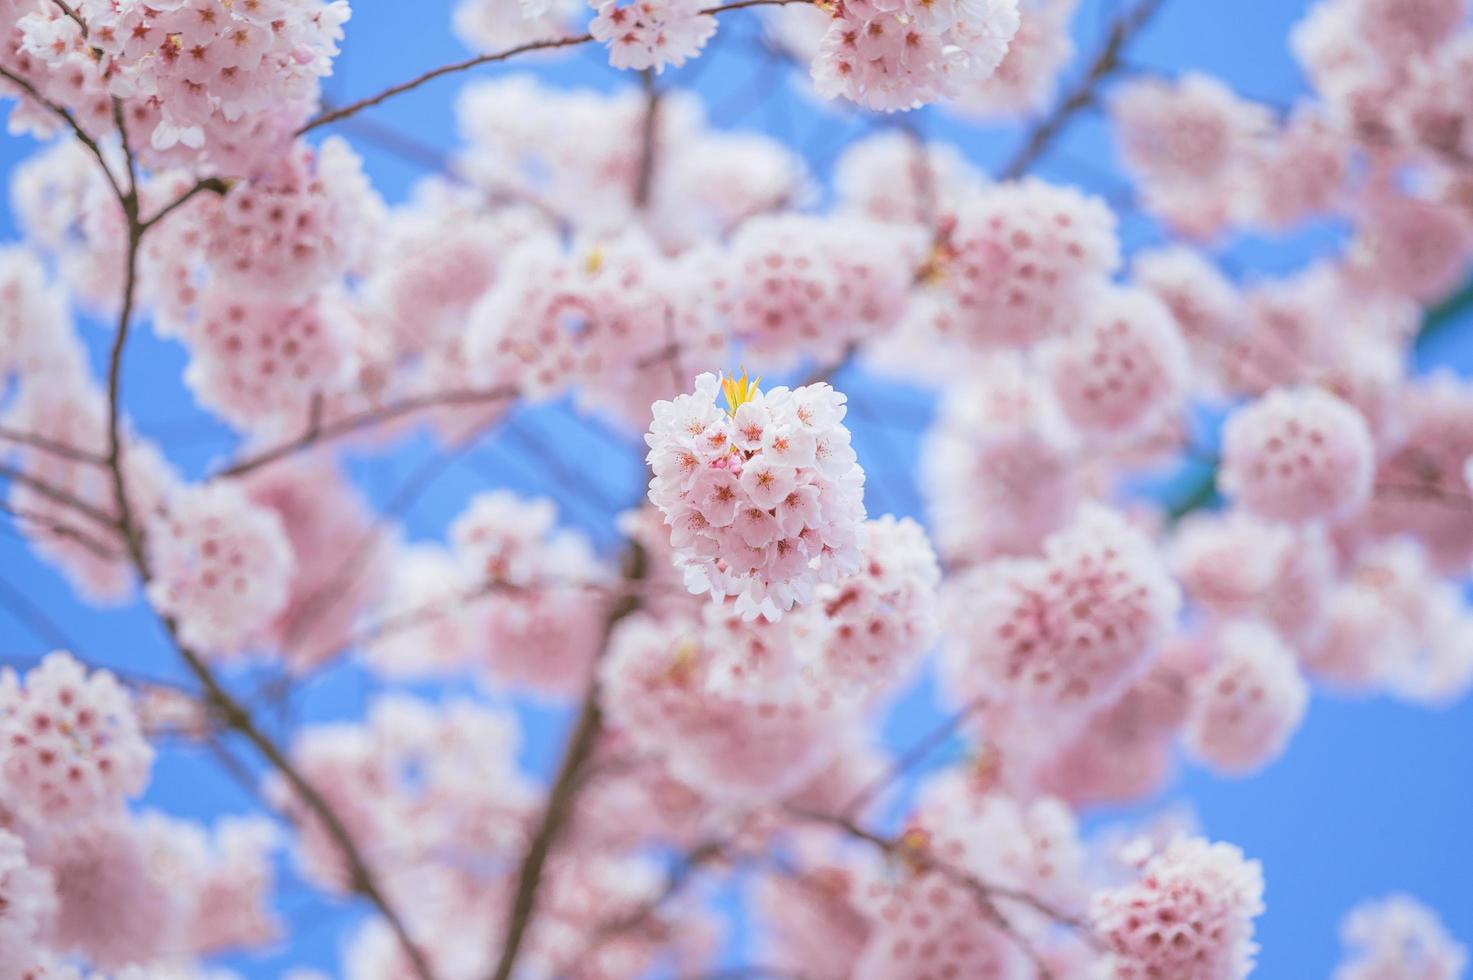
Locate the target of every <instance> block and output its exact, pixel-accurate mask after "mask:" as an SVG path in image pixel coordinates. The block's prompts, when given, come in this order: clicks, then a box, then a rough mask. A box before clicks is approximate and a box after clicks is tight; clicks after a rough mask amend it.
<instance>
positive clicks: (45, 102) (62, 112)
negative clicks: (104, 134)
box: [0, 65, 125, 201]
mask: <svg viewBox="0 0 1473 980" xmlns="http://www.w3.org/2000/svg"><path fill="white" fill-rule="evenodd" d="M0 78H5V79H9V80H10V81H11V82H12V83H14V84H15V85H17V86H19V87H20V89H21V90H22V91H24V92H25V93H26V94H27V95H29V96H30V97H31V98H33V99H35V100H36V101H37V102H39V103H40V104H41V105H42V106H43V107H44V108H45V109H46V110H47V111H48V112H50V113H51V114H52V115H54V116H56V117H57V118H58V119H60V120H61V121H62V122H64V123H66V125H67V127H68V128H69V129H71V131H72V134H73V135H74V136H76V137H77V140H78V141H79V142H80V143H81V144H82V145H83V146H85V147H86V148H87V149H88V150H90V151H91V152H92V155H93V156H94V157H96V158H97V163H98V165H99V166H101V167H102V173H103V176H105V177H106V178H107V182H108V184H109V185H110V186H111V187H112V189H113V194H114V195H115V196H116V197H117V199H118V200H119V201H122V199H123V197H124V196H125V192H124V191H123V187H122V185H121V184H119V183H118V178H117V177H116V176H114V174H113V172H112V168H111V167H109V166H108V165H107V157H105V156H103V153H102V147H100V146H98V144H97V140H95V139H93V138H92V137H91V135H89V134H88V132H87V131H86V130H85V129H83V128H82V124H81V123H79V122H77V117H76V116H74V115H72V114H71V112H69V111H68V110H67V109H65V108H63V107H62V106H59V105H57V104H56V103H55V102H52V101H51V100H50V99H48V98H46V97H45V96H44V95H42V94H41V92H40V91H39V90H38V89H37V88H36V86H34V85H32V84H31V83H30V82H29V81H28V80H27V79H25V78H23V77H21V76H20V75H17V74H16V73H15V72H13V71H11V70H10V69H9V68H6V67H4V66H3V65H0Z"/></svg>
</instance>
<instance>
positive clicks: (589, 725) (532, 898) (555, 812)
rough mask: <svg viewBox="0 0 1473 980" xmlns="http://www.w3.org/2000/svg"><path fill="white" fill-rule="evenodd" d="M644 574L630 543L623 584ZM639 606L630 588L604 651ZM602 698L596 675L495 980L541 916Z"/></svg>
mask: <svg viewBox="0 0 1473 980" xmlns="http://www.w3.org/2000/svg"><path fill="white" fill-rule="evenodd" d="M645 574H646V567H645V554H644V549H643V548H641V547H640V546H639V544H638V543H636V542H634V541H632V540H631V541H630V542H629V543H628V546H627V548H626V550H625V555H624V576H623V577H624V581H625V582H626V583H629V584H633V583H637V582H641V581H643V580H644V578H645ZM639 606H640V600H639V596H638V594H637V593H636V592H635V591H634V590H632V589H631V590H630V592H629V594H628V595H626V596H624V597H623V598H622V599H620V600H619V602H617V603H615V604H614V606H613V607H612V608H611V609H610V610H609V614H608V618H607V619H606V620H605V623H604V640H603V648H604V649H605V650H607V649H608V643H609V639H610V638H611V637H612V635H613V632H614V629H615V627H617V626H618V625H619V623H620V622H621V621H623V620H624V619H625V618H626V617H627V616H629V615H630V614H632V613H633V612H635V611H636V610H637V609H638V608H639ZM598 699H599V692H598V678H597V676H596V675H595V676H593V677H591V678H590V679H589V682H588V690H587V691H586V692H585V693H584V695H583V704H582V706H581V707H580V708H579V711H578V721H577V723H576V724H575V725H574V728H573V734H572V736H571V737H569V739H568V744H567V747H566V748H565V749H564V751H563V761H562V764H561V765H560V766H559V767H558V771H557V775H556V776H555V777H554V778H553V783H552V789H551V790H550V791H549V792H548V795H547V804H546V806H545V807H543V810H542V818H541V820H539V821H538V825H537V829H536V831H535V832H534V833H533V835H532V839H531V841H530V842H529V843H528V845H527V850H526V852H525V853H524V854H523V856H522V861H521V866H520V868H519V869H518V871H517V889H516V896H515V898H514V900H513V903H512V909H511V916H510V918H509V919H508V921H507V927H506V938H505V941H504V942H503V944H502V947H501V957H500V959H499V960H498V962H497V964H496V971H495V973H494V974H492V976H493V977H494V978H495V980H510V978H511V975H512V970H513V969H514V968H515V967H516V963H517V955H518V954H519V953H520V952H521V947H522V940H523V939H524V938H526V933H527V927H528V926H530V925H531V923H532V917H533V915H534V914H535V912H536V905H537V890H538V887H539V885H540V884H541V882H542V871H543V868H544V867H545V866H546V864H547V859H548V856H549V855H550V854H551V853H552V847H553V844H554V843H555V842H556V840H557V837H558V834H559V832H560V831H561V830H562V828H563V825H564V824H566V823H567V820H568V816H569V814H570V813H571V811H572V808H573V801H574V799H575V798H576V797H577V795H578V790H579V788H580V787H581V785H582V773H583V768H584V766H585V765H587V763H588V760H589V758H590V757H591V756H592V754H593V749H594V746H595V745H596V744H597V743H598V735H599V732H600V730H601V729H602V727H603V713H602V711H601V710H600V708H599V703H598Z"/></svg>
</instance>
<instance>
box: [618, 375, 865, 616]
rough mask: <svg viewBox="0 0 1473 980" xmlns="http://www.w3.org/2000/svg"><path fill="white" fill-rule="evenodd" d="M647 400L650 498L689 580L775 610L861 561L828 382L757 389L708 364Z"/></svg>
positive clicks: (840, 404)
mask: <svg viewBox="0 0 1473 980" xmlns="http://www.w3.org/2000/svg"><path fill="white" fill-rule="evenodd" d="M719 388H724V389H725V392H726V399H727V408H726V410H725V411H723V410H722V409H721V408H720V407H718V406H717V404H716V397H717V391H718V389H719ZM653 412H654V421H653V423H652V424H651V427H650V431H649V433H648V434H646V436H645V442H646V443H648V444H649V447H650V451H649V456H648V462H649V464H650V468H651V471H652V473H653V474H654V475H653V478H652V479H651V480H650V500H651V502H652V503H654V505H655V506H656V507H658V508H659V509H660V511H661V512H662V513H663V514H664V515H665V523H666V524H668V525H669V526H670V534H671V544H672V545H673V546H674V548H675V553H676V562H677V563H678V564H679V565H681V566H682V567H684V569H685V580H686V585H687V586H688V587H689V588H690V590H691V591H692V592H695V593H703V592H709V593H711V596H712V598H713V599H718V600H719V599H723V598H726V597H733V598H735V599H736V608H737V611H738V612H740V613H742V614H743V615H744V616H749V617H755V616H757V615H758V614H761V615H763V616H765V617H766V618H768V619H774V620H775V619H778V618H779V617H781V615H782V614H783V612H785V611H787V610H789V609H791V608H793V606H794V605H795V604H798V603H803V604H806V603H808V602H811V601H812V599H813V589H814V587H815V586H816V585H818V584H819V583H831V582H835V581H837V580H838V579H840V578H841V577H843V576H844V575H847V574H849V573H852V572H854V571H856V570H857V569H858V567H859V563H860V560H861V556H860V540H861V526H862V523H863V521H864V516H865V514H864V470H863V469H861V468H860V466H859V463H858V459H857V456H856V455H855V452H854V449H853V447H852V446H851V445H850V439H849V430H848V429H846V428H845V427H844V413H845V406H844V397H843V396H842V395H840V394H839V393H838V392H835V391H834V390H833V388H831V387H830V386H829V385H827V384H814V385H804V386H802V387H799V388H794V389H788V388H772V389H770V390H768V391H766V392H764V391H762V390H760V389H759V388H758V387H757V385H756V383H755V382H752V381H749V380H748V379H747V377H746V375H743V376H742V377H741V379H740V380H738V379H733V378H727V379H724V380H723V379H719V378H718V377H717V376H716V375H714V374H703V375H701V376H700V377H698V378H696V386H695V392H694V393H693V394H688V395H681V396H679V397H678V398H676V399H675V400H674V401H671V402H656V403H655V405H654V408H653Z"/></svg>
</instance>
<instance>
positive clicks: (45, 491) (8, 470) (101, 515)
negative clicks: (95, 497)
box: [0, 463, 118, 530]
mask: <svg viewBox="0 0 1473 980" xmlns="http://www.w3.org/2000/svg"><path fill="white" fill-rule="evenodd" d="M0 480H11V481H13V482H15V483H18V484H20V485H21V486H23V487H27V488H29V489H31V490H33V491H35V492H36V493H38V494H40V495H41V496H43V497H45V498H46V499H47V500H50V501H53V502H54V503H58V504H61V505H62V506H63V507H70V508H71V509H72V510H74V511H76V512H77V513H79V514H81V515H83V516H84V517H89V518H91V519H92V520H94V521H96V522H97V523H98V524H101V525H102V526H103V527H106V528H110V529H113V530H116V529H117V526H118V524H117V521H116V520H114V519H113V515H111V514H109V513H106V512H105V511H103V510H101V509H99V508H97V507H94V506H93V505H91V504H89V503H87V501H85V500H83V499H82V498H80V497H78V496H76V495H75V494H73V493H71V492H69V491H67V490H63V489H61V488H60V487H57V486H53V485H52V484H50V483H47V482H46V481H45V480H40V479H37V478H36V477H34V476H31V475H30V474H29V473H26V472H24V471H23V470H17V469H14V468H12V467H10V466H6V465H5V464H4V463H0Z"/></svg>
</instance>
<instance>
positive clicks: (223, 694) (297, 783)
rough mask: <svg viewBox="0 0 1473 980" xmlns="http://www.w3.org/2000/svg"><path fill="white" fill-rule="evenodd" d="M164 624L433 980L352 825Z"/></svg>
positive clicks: (217, 703) (218, 705)
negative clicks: (381, 884) (345, 821)
mask: <svg viewBox="0 0 1473 980" xmlns="http://www.w3.org/2000/svg"><path fill="white" fill-rule="evenodd" d="M164 626H165V628H166V629H168V631H169V635H170V636H171V637H172V638H173V640H174V644H175V646H177V647H178V649H179V653H180V654H181V655H182V656H183V657H184V662H185V663H186V664H187V665H188V666H189V669H190V670H191V671H192V672H193V673H194V676H195V678H196V679H197V680H198V681H199V683H200V687H201V688H202V689H203V690H204V693H205V700H206V703H207V704H208V705H209V707H210V708H211V710H212V711H213V712H214V714H215V715H216V716H217V717H219V718H220V719H221V721H222V722H223V723H224V725H225V727H226V728H229V729H230V730H232V731H235V732H239V733H240V734H241V735H243V736H244V737H245V739H246V741H248V742H250V743H251V745H252V746H253V747H254V748H255V749H256V751H257V752H259V753H261V755H262V756H263V757H264V758H265V759H266V761H267V762H268V763H270V764H271V767H272V768H273V769H275V770H276V771H277V772H278V773H280V774H281V776H282V778H283V779H284V780H286V782H287V784H288V785H289V786H290V787H291V789H292V792H293V793H294V794H295V795H296V797H297V798H298V799H300V800H301V801H302V803H303V804H305V805H306V807H307V809H309V810H310V811H312V814H313V816H315V817H316V818H317V819H318V820H320V821H322V825H323V827H324V829H326V831H327V834H328V836H329V837H331V838H332V840H333V843H334V844H335V845H336V846H337V849H338V851H339V853H341V854H342V856H343V860H344V861H345V862H346V863H347V865H348V873H349V876H350V883H351V887H352V889H353V891H355V892H357V893H358V894H360V895H362V896H363V897H364V898H366V899H368V900H369V901H370V902H371V903H373V906H374V908H376V909H377V910H378V913H379V914H380V915H381V916H383V918H384V921H385V922H387V923H388V925H389V928H390V929H391V930H392V931H393V932H394V935H395V937H396V938H397V939H398V941H399V945H400V946H402V947H403V949H404V952H405V954H406V955H407V956H408V957H409V959H410V962H411V963H412V964H413V967H414V972H415V974H416V975H417V976H418V977H419V978H420V980H434V974H433V973H432V972H431V970H430V966H429V961H428V960H426V959H425V955H424V951H423V950H421V949H420V948H419V946H418V944H416V943H415V942H414V939H413V937H411V936H410V935H409V930H408V928H407V927H406V926H405V925H404V921H403V920H402V919H401V918H400V917H399V915H398V913H397V912H395V911H394V908H393V906H392V905H390V904H389V900H388V898H387V897H386V896H385V895H384V893H383V891H382V890H381V889H380V887H379V885H378V883H377V880H376V879H375V878H374V875H373V872H372V871H371V870H370V869H369V867H368V864H367V863H366V862H365V861H364V858H363V853H362V851H360V850H359V848H358V845H357V843H356V842H355V841H354V840H353V838H352V836H351V835H350V834H349V833H348V829H347V827H345V826H344V825H343V821H342V819H341V818H340V817H339V816H338V815H337V812H336V811H335V810H334V809H333V808H332V806H331V805H330V804H329V803H328V802H327V800H325V799H324V798H323V796H322V794H321V793H319V792H318V791H317V788H316V787H315V786H313V785H312V783H311V782H309V781H308V780H307V778H306V777H305V776H303V775H302V774H301V772H300V771H299V770H298V769H297V767H296V766H295V765H293V764H292V762H291V760H289V759H288V758H287V757H286V754H285V753H284V752H283V751H282V750H281V748H280V747H279V746H278V745H277V744H276V743H275V742H273V741H272V740H271V738H270V737H269V736H267V735H266V733H265V732H263V731H261V729H260V727H259V726H257V724H256V722H255V719H253V718H252V717H251V714H250V712H248V711H247V710H246V709H245V707H244V706H242V705H241V703H240V702H239V701H237V700H235V698H233V697H231V695H230V693H229V692H228V691H226V690H225V688H224V687H222V686H221V685H220V682H219V680H218V679H217V678H216V677H215V675H214V672H213V671H211V670H210V668H209V666H208V665H207V664H206V663H205V662H204V660H203V658H201V657H200V655H199V654H198V653H196V652H195V651H194V650H192V649H190V648H189V647H188V646H186V645H185V644H184V643H183V642H182V641H181V640H180V638H179V634H178V629H177V624H176V623H175V622H174V620H173V619H171V618H169V617H164Z"/></svg>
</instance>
